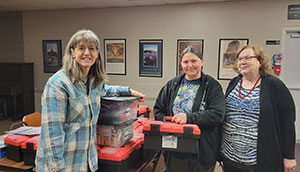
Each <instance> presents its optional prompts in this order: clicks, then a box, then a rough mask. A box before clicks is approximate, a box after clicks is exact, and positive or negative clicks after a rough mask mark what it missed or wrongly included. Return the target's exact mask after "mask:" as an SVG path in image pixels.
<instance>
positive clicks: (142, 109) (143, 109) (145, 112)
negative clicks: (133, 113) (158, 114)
mask: <svg viewBox="0 0 300 172" xmlns="http://www.w3.org/2000/svg"><path fill="white" fill-rule="evenodd" d="M150 112H151V108H150V107H149V106H142V105H139V108H138V113H137V114H138V116H143V117H147V118H149V115H150Z"/></svg>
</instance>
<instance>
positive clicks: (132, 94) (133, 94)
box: [129, 88, 146, 102]
mask: <svg viewBox="0 0 300 172" xmlns="http://www.w3.org/2000/svg"><path fill="white" fill-rule="evenodd" d="M129 93H130V95H131V96H135V97H140V98H141V99H139V102H144V101H145V97H146V96H145V95H144V94H143V93H141V92H138V91H136V90H134V89H132V88H129Z"/></svg>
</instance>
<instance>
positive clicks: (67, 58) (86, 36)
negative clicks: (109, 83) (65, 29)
mask: <svg viewBox="0 0 300 172" xmlns="http://www.w3.org/2000/svg"><path fill="white" fill-rule="evenodd" d="M81 41H88V42H89V43H90V44H95V46H96V49H97V50H98V52H99V53H98V57H97V59H96V62H95V63H94V64H93V65H92V67H91V68H90V70H89V73H88V78H89V81H90V83H93V86H94V87H97V86H99V85H100V84H101V82H103V81H106V80H107V75H106V72H105V69H104V65H103V64H104V62H103V59H102V58H101V54H100V41H99V38H98V37H97V35H96V34H95V33H94V32H93V31H91V30H86V29H82V30H78V31H77V32H76V33H75V34H74V35H73V36H72V37H71V38H70V40H69V42H68V44H67V47H66V50H65V55H64V57H63V66H62V68H63V69H65V70H66V72H67V74H68V75H69V76H70V77H71V78H74V79H75V81H79V80H81V78H82V77H83V73H82V71H81V69H80V66H79V64H78V63H77V61H76V60H75V58H73V57H72V51H71V50H72V49H73V50H74V49H75V48H76V47H77V45H78V44H79V43H80V42H81Z"/></svg>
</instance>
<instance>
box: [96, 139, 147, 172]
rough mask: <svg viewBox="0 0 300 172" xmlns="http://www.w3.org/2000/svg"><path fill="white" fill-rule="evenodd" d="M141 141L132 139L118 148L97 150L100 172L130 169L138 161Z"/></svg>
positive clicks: (120, 171)
mask: <svg viewBox="0 0 300 172" xmlns="http://www.w3.org/2000/svg"><path fill="white" fill-rule="evenodd" d="M141 145H142V140H141V139H140V138H137V137H134V138H132V139H131V140H130V141H129V142H128V143H126V144H125V145H123V146H122V147H120V148H114V147H103V148H100V149H99V150H98V159H99V169H100V171H101V172H111V171H113V172H123V171H128V170H129V169H130V168H132V167H133V166H134V165H135V163H136V161H138V159H139V149H141Z"/></svg>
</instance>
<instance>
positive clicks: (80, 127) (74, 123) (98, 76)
mask: <svg viewBox="0 0 300 172" xmlns="http://www.w3.org/2000/svg"><path fill="white" fill-rule="evenodd" d="M99 50H100V42H99V39H98V37H97V36H96V34H95V33H94V32H92V31H90V30H79V31H78V32H76V33H75V34H74V35H73V36H72V37H71V39H70V41H69V43H68V45H67V47H66V50H65V55H64V58H63V67H62V69H61V70H59V71H58V72H57V73H55V74H54V75H53V76H52V77H51V78H50V79H49V80H48V82H47V83H46V86H45V88H44V92H43V95H42V126H41V135H40V139H39V145H38V149H37V156H36V168H37V171H39V172H44V171H47V172H48V171H51V172H52V171H64V172H75V171H83V172H84V171H96V170H97V169H98V164H97V162H98V156H97V149H96V124H97V121H98V114H99V112H100V100H101V96H104V95H106V96H110V95H133V96H138V97H141V98H142V99H141V101H143V100H144V97H145V96H144V95H143V94H142V93H140V92H138V91H135V90H133V89H130V88H129V87H121V86H108V85H105V84H104V82H105V81H106V78H107V76H106V73H105V70H104V67H103V58H101V56H100V51H99Z"/></svg>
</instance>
